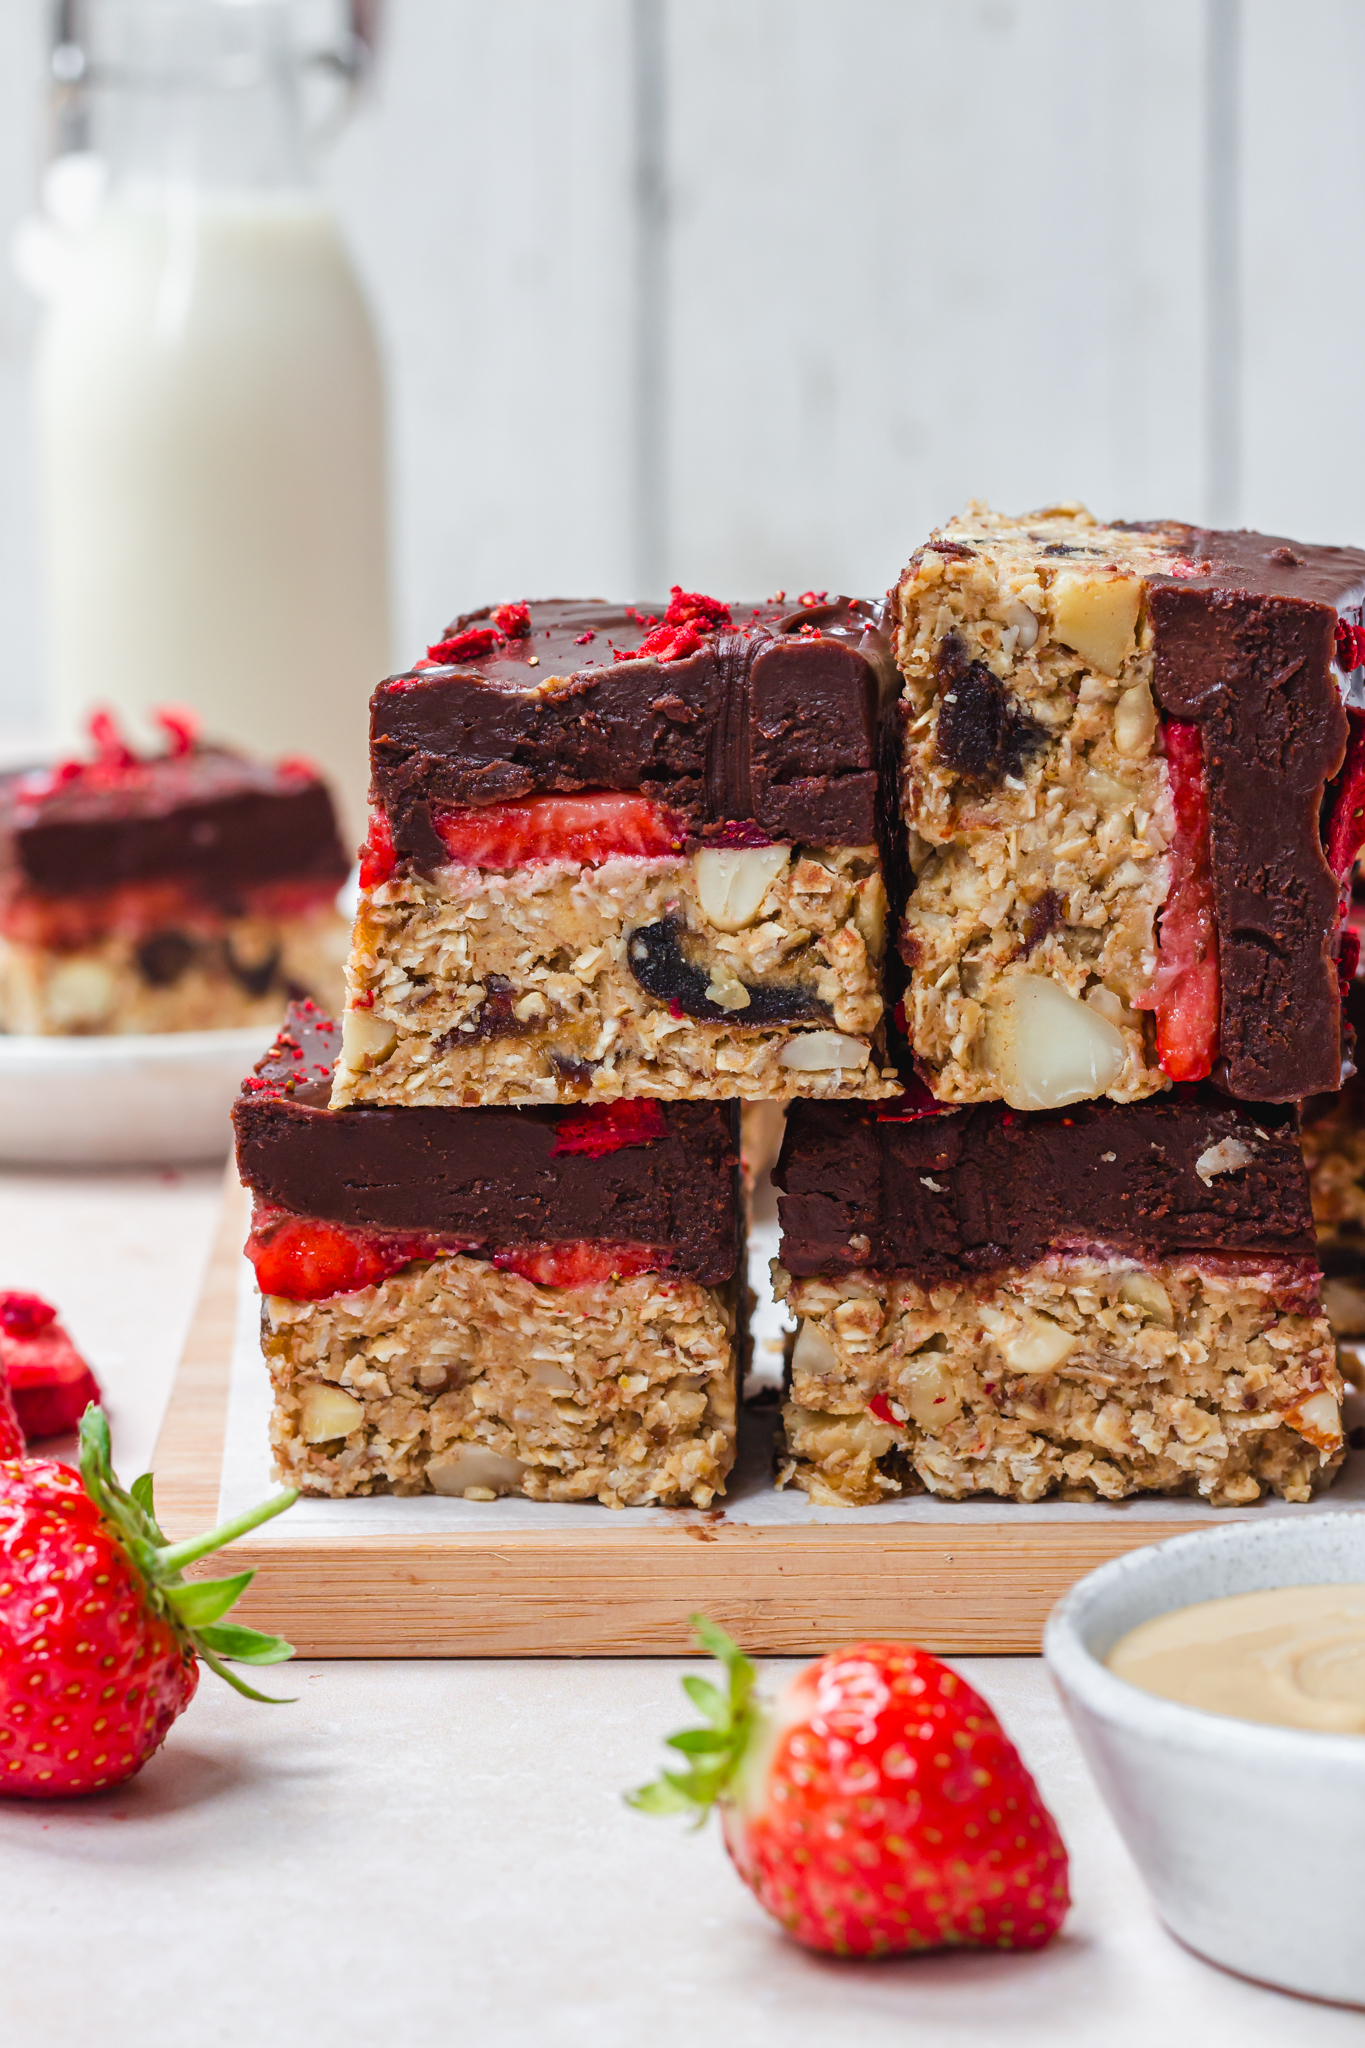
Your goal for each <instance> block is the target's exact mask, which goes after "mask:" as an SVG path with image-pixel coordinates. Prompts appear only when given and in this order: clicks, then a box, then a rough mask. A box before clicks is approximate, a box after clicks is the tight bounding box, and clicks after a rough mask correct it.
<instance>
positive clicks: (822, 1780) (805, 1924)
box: [631, 1615, 1069, 1956]
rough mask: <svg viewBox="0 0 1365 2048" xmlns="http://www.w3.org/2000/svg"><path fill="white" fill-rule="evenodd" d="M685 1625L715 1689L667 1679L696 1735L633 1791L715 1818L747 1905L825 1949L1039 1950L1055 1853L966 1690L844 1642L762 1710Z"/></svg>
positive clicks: (931, 1670) (886, 1653)
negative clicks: (692, 1709)
mask: <svg viewBox="0 0 1365 2048" xmlns="http://www.w3.org/2000/svg"><path fill="white" fill-rule="evenodd" d="M692 1625H693V1627H694V1628H695V1630H696V1632H697V1635H698V1637H699V1638H700V1640H701V1643H702V1645H703V1647H704V1648H706V1649H708V1650H709V1651H710V1652H711V1654H712V1655H713V1656H715V1657H717V1658H718V1659H719V1660H720V1662H721V1664H722V1665H723V1667H724V1671H725V1684H724V1686H723V1688H722V1687H721V1686H716V1685H711V1684H709V1683H708V1682H707V1681H706V1680H704V1679H698V1678H686V1679H684V1680H683V1684H684V1685H685V1687H686V1689H687V1693H688V1697H689V1698H690V1699H691V1700H692V1702H693V1704H694V1705H695V1706H696V1707H698V1708H699V1709H700V1710H701V1713H702V1714H703V1716H704V1717H705V1720H706V1722H707V1724H708V1725H707V1726H706V1727H705V1728H690V1729H687V1730H685V1731H684V1732H683V1733H682V1734H680V1735H674V1736H670V1738H669V1741H670V1743H671V1745H672V1746H673V1748H674V1749H676V1750H678V1751H679V1752H680V1753H681V1754H680V1759H679V1761H678V1763H677V1764H675V1767H674V1768H673V1769H672V1770H668V1771H665V1772H664V1773H663V1776H662V1777H661V1778H660V1779H658V1780H657V1781H656V1782H655V1783H654V1784H652V1785H646V1786H644V1787H642V1789H641V1790H640V1791H639V1792H637V1793H635V1794H634V1795H633V1797H632V1802H631V1803H632V1804H633V1805H635V1806H637V1807H639V1808H640V1809H641V1810H643V1811H644V1812H646V1813H690V1814H692V1815H694V1816H695V1817H697V1818H704V1817H705V1815H706V1813H707V1812H708V1811H709V1809H710V1807H711V1806H712V1805H713V1804H714V1805H717V1806H718V1807H719V1809H720V1816H721V1826H722V1829H723V1832H724V1836H725V1846H726V1848H727V1849H728V1850H729V1852H730V1857H731V1860H732V1862H733V1863H734V1865H735V1868H736V1869H737V1870H738V1872H739V1874H740V1876H741V1877H742V1878H743V1879H744V1882H745V1883H746V1884H747V1885H748V1886H749V1888H750V1890H751V1891H752V1892H753V1893H754V1895H755V1897H756V1898H757V1899H758V1902H759V1904H760V1905H761V1906H763V1907H764V1909H765V1910H766V1911H767V1912H769V1913H771V1914H772V1916H773V1918H774V1919H775V1920H777V1921H778V1922H780V1924H781V1925H782V1926H783V1927H784V1928H785V1929H786V1931H787V1933H788V1934H790V1935H791V1936H792V1937H793V1938H794V1939H795V1940H797V1941H799V1942H802V1943H803V1944H804V1945H805V1946H806V1947H807V1948H813V1949H820V1950H823V1951H825V1952H826V1953H828V1954H832V1955H841V1956H879V1955H897V1954H906V1953H910V1952H913V1951H915V1950H923V1949H931V1948H946V1947H958V1946H966V1947H973V1948H1041V1947H1043V1945H1044V1944H1045V1943H1046V1942H1049V1941H1051V1939H1052V1937H1053V1936H1054V1935H1055V1934H1056V1933H1057V1931H1058V1929H1059V1928H1060V1926H1061V1924H1062V1921H1063V1920H1064V1919H1065V1917H1066V1910H1067V1906H1068V1904H1069V1897H1068V1888H1067V1857H1066V1849H1065V1847H1064V1845H1063V1843H1062V1839H1061V1836H1060V1835H1059V1834H1058V1832H1057V1826H1056V1823H1055V1822H1054V1820H1053V1818H1052V1815H1051V1814H1050V1813H1049V1812H1048V1810H1047V1808H1046V1807H1045V1806H1044V1804H1043V1802H1042V1800H1041V1799H1040V1797H1039V1796H1038V1788H1037V1786H1036V1785H1035V1784H1034V1782H1033V1780H1032V1778H1031V1777H1030V1776H1029V1774H1028V1772H1027V1770H1026V1769H1025V1768H1024V1765H1023V1763H1022V1761H1021V1760H1020V1757H1019V1754H1018V1751H1017V1750H1016V1749H1015V1747H1014V1745H1013V1743H1012V1742H1011V1741H1010V1740H1009V1737H1008V1736H1007V1735H1006V1734H1005V1731H1004V1729H1003V1728H1002V1727H1001V1726H1000V1723H999V1722H998V1721H997V1720H996V1718H995V1715H994V1714H993V1713H992V1712H991V1710H990V1708H989V1706H988V1705H987V1704H986V1702H985V1700H983V1699H982V1698H981V1696H980V1694H979V1693H976V1692H974V1691H973V1690H972V1688H971V1686H969V1685H968V1684H967V1683H966V1682H965V1680H963V1679H962V1678H959V1676H958V1675H957V1673H956V1672H955V1671H953V1670H950V1669H949V1667H948V1666H947V1665H946V1664H941V1663H940V1662H939V1660H938V1658H937V1657H931V1656H929V1655H927V1653H926V1652H925V1651H923V1650H920V1649H917V1648H916V1647H915V1645H914V1644H913V1643H854V1644H852V1645H851V1646H850V1647H849V1648H848V1649H845V1650H836V1651H835V1652H834V1653H833V1654H832V1655H831V1656H828V1657H822V1658H821V1659H820V1660H819V1662H818V1663H816V1664H810V1665H807V1667H806V1669H805V1670H804V1671H802V1672H800V1673H799V1674H798V1675H797V1677H796V1678H795V1679H793V1680H792V1681H791V1683H790V1684H789V1685H788V1686H787V1688H786V1691H785V1692H784V1694H783V1696H782V1698H781V1699H780V1700H779V1701H777V1702H775V1703H773V1704H771V1705H770V1704H769V1703H768V1702H766V1701H763V1700H761V1699H760V1698H759V1697H758V1696H757V1694H756V1692H755V1679H756V1673H755V1671H754V1668H753V1666H752V1665H751V1664H750V1663H749V1661H748V1659H747V1658H746V1657H745V1656H744V1655H743V1654H742V1653H741V1651H740V1650H739V1649H738V1648H737V1647H736V1645H735V1644H734V1643H733V1642H731V1640H730V1638H729V1636H727V1635H726V1634H725V1632H724V1630H723V1629H719V1628H717V1627H716V1626H715V1624H714V1623H713V1622H708V1621H707V1620H706V1619H705V1618H704V1617H703V1616H700V1615H694V1616H693V1617H692Z"/></svg>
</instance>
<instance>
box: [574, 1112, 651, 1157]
mask: <svg viewBox="0 0 1365 2048" xmlns="http://www.w3.org/2000/svg"><path fill="white" fill-rule="evenodd" d="M667 1136H668V1123H667V1119H666V1118H665V1116H664V1113H663V1111H662V1109H660V1107H659V1105H658V1103H657V1102H649V1101H643V1102H641V1101H632V1102H592V1103H589V1105H588V1107H587V1108H586V1109H580V1110H576V1111H575V1112H574V1114H573V1115H572V1116H565V1117H561V1118H560V1120H559V1128H558V1130H557V1131H556V1132H555V1141H554V1144H553V1145H552V1146H551V1147H550V1157H551V1159H558V1158H560V1157H561V1156H562V1155H564V1154H565V1153H572V1152H581V1153H584V1154H586V1156H587V1157H588V1158H589V1159H605V1158H606V1157H607V1155H608V1153H610V1152H623V1151H625V1149H626V1147H627V1146H629V1145H654V1144H657V1143H658V1141H659V1139H660V1138H666V1137H667Z"/></svg>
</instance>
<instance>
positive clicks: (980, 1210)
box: [773, 1089, 1315, 1286]
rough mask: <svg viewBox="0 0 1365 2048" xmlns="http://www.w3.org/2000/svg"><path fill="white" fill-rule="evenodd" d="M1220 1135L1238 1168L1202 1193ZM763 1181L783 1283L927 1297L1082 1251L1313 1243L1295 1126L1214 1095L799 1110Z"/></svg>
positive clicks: (1163, 1253) (1154, 1252) (1279, 1247)
mask: <svg viewBox="0 0 1365 2048" xmlns="http://www.w3.org/2000/svg"><path fill="white" fill-rule="evenodd" d="M1229 1139H1234V1140H1237V1141H1239V1142H1240V1143H1241V1144H1242V1145H1244V1146H1245V1147H1246V1148H1247V1150H1248V1152H1249V1154H1250V1161H1249V1163H1248V1164H1247V1165H1245V1166H1244V1167H1242V1168H1241V1169H1240V1170H1237V1171H1232V1172H1221V1173H1212V1174H1211V1175H1210V1178H1209V1180H1208V1181H1207V1182H1206V1181H1205V1180H1204V1179H1202V1178H1201V1177H1200V1174H1199V1173H1198V1171H1197V1163H1198V1162H1199V1161H1200V1160H1201V1159H1204V1155H1205V1154H1206V1153H1208V1152H1209V1151H1210V1150H1211V1149H1212V1148H1214V1147H1216V1146H1218V1145H1220V1144H1222V1143H1224V1142H1225V1141H1226V1140H1229ZM1209 1165H1210V1162H1208V1161H1207V1160H1206V1161H1205V1171H1206V1172H1208V1171H1209ZM773 1177H774V1179H775V1180H776V1182H777V1185H778V1187H779V1189H781V1190H782V1193H781V1197H780V1200H779V1203H778V1212H779V1216H780V1219H781V1225H782V1243H781V1251H780V1254H779V1256H780V1258H781V1261H782V1264H783V1265H784V1266H785V1267H786V1268H787V1270H788V1272H791V1273H797V1274H811V1273H839V1272H847V1271H851V1270H854V1269H856V1268H859V1267H866V1268H870V1269H873V1270H877V1271H882V1272H897V1273H905V1274H908V1275H910V1276H911V1277H912V1278H914V1279H915V1280H917V1281H919V1282H920V1283H921V1284H923V1285H926V1286H927V1285H933V1284H934V1283H935V1282H937V1281H940V1280H951V1279H953V1278H958V1277H961V1276H963V1275H965V1274H968V1273H973V1272H990V1271H992V1270H1000V1269H1003V1268H1005V1267H1010V1266H1025V1265H1029V1264H1032V1263H1033V1262H1034V1261H1036V1260H1038V1259H1040V1258H1042V1257H1044V1256H1045V1255H1046V1254H1047V1253H1048V1252H1049V1251H1060V1250H1065V1249H1069V1248H1070V1249H1085V1248H1087V1247H1089V1246H1094V1245H1100V1246H1114V1247H1116V1248H1117V1249H1119V1250H1120V1251H1122V1252H1124V1253H1130V1254H1132V1255H1133V1256H1136V1257H1142V1256H1146V1257H1151V1258H1165V1257H1169V1256H1171V1255H1172V1254H1175V1253H1179V1252H1196V1251H1198V1252H1211V1253H1218V1252H1253V1253H1262V1254H1274V1255H1277V1256H1291V1257H1305V1256H1307V1257H1311V1256H1312V1254H1313V1251H1314V1245H1315V1239H1314V1233H1313V1221H1312V1215H1311V1212H1310V1209H1309V1201H1308V1181H1307V1175H1306V1173H1305V1169H1304V1164H1303V1157H1302V1154H1301V1152H1300V1149H1299V1140H1298V1127H1297V1120H1296V1117H1295V1113H1294V1112H1293V1110H1287V1109H1283V1108H1280V1107H1275V1106H1266V1105H1264V1104H1245V1105H1244V1104H1242V1103H1236V1102H1230V1101H1229V1100H1228V1099H1227V1098H1226V1097H1225V1096H1220V1095H1218V1094H1217V1093H1215V1092H1214V1091H1213V1090H1211V1089H1198V1090H1196V1089H1188V1090H1185V1089H1182V1090H1180V1091H1173V1092H1172V1093H1171V1094H1169V1095H1162V1096H1156V1097H1154V1098H1153V1099H1151V1100H1150V1101H1147V1102H1140V1103H1126V1104H1120V1103H1114V1102H1108V1101H1099V1102H1088V1103H1077V1104H1076V1105H1074V1107H1072V1108H1071V1109H1069V1110H1066V1111H1065V1112H1060V1111H1059V1112H1052V1113H1049V1114H1046V1115H1035V1116H1021V1115H1020V1114H1019V1113H1018V1112H1017V1111H1015V1110H1010V1109H1006V1108H1004V1106H1003V1105H1002V1104H999V1103H986V1104H982V1105H981V1106H979V1107H977V1108H975V1109H966V1110H952V1111H948V1112H945V1113H943V1114H940V1115H929V1116H922V1117H917V1118H915V1119H914V1120H913V1121H908V1122H905V1121H896V1120H892V1119H890V1118H888V1117H887V1116H886V1115H885V1114H884V1113H879V1111H878V1108H877V1106H876V1105H875V1104H861V1103H835V1102H830V1103H821V1102H797V1103H793V1104H792V1107H791V1109H790V1110H789V1111H788V1115H787V1131H786V1137H785V1140H784V1142H783V1146H782V1155H781V1158H780V1159H779V1161H778V1164H777V1168H776V1171H775V1173H774V1176H773Z"/></svg>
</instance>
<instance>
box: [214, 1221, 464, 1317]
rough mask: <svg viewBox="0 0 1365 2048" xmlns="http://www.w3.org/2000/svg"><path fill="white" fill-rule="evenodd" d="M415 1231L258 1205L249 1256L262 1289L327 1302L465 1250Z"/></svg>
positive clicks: (285, 1296)
mask: <svg viewBox="0 0 1365 2048" xmlns="http://www.w3.org/2000/svg"><path fill="white" fill-rule="evenodd" d="M464 1249H466V1247H464V1246H463V1245H452V1244H443V1243H442V1242H440V1241H439V1240H438V1239H436V1238H433V1237H430V1236H426V1235H423V1234H421V1233H414V1232H411V1231H409V1232H402V1231H390V1230H354V1229H351V1228H349V1227H348V1226H347V1225H346V1224H344V1223H324V1222H322V1221H321V1220H320V1219H319V1218H317V1217H315V1216H291V1215H288V1214H287V1213H286V1212H284V1211H282V1210H278V1209H276V1210H271V1209H266V1208H263V1207H261V1206H259V1205H258V1206H257V1209H256V1213H255V1215H254V1216H253V1218H252V1224H251V1235H250V1236H249V1237H248V1239H247V1241H246V1255H247V1257H248V1258H249V1259H250V1261H251V1263H252V1265H253V1266H254V1267H255V1269H256V1280H257V1283H258V1285H259V1287H260V1290H261V1292H262V1294H278V1295H280V1296H281V1297H282V1298H283V1299H284V1300H285V1301H325V1300H326V1299H327V1298H328V1296H329V1295H333V1294H355V1293H357V1292H358V1291H359V1289H360V1288H362V1287H375V1286H377V1285H378V1284H379V1282H380V1281H381V1280H387V1279H388V1278H389V1277H390V1276H391V1275H392V1274H394V1273H399V1272H401V1271H402V1269H403V1267H404V1266H410V1265H411V1264H412V1262H413V1260H414V1259H431V1258H435V1257H437V1256H438V1254H439V1253H441V1252H442V1251H444V1252H452V1251H463V1250H464Z"/></svg>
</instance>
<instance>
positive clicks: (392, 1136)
mask: <svg viewBox="0 0 1365 2048" xmlns="http://www.w3.org/2000/svg"><path fill="white" fill-rule="evenodd" d="M340 1043H341V1034H340V1032H339V1030H338V1029H337V1027H336V1025H335V1024H333V1023H332V1020H331V1019H330V1018H328V1017H325V1016H324V1015H323V1014H322V1012H321V1011H319V1010H318V1009H317V1008H316V1007H315V1006H314V1005H311V1004H299V1005H296V1006H294V1007H293V1008H291V1010H290V1012H289V1017H288V1021H287V1023H286V1025H285V1028H284V1030H283V1032H281V1034H280V1037H279V1038H278V1039H277V1041H276V1043H275V1045H274V1046H273V1047H272V1049H271V1051H270V1053H268V1054H267V1056H266V1058H265V1059H263V1060H262V1061H261V1062H260V1064H259V1066H258V1067H257V1069H256V1073H255V1076H254V1077H252V1078H251V1079H250V1080H248V1081H247V1082H246V1083H245V1084H244V1085H243V1088H242V1092H241V1094H240V1095H239V1096H238V1098H237V1102H236V1105H235V1107H234V1109H233V1113H232V1120H233V1124H234V1126H235V1128H236V1132H237V1166H238V1170H239V1172H240V1173H241V1176H242V1179H243V1180H244V1181H245V1182H246V1184H247V1186H248V1187H249V1188H250V1189H251V1190H252V1192H253V1193H254V1194H255V1195H256V1196H257V1198H258V1199H259V1200H260V1201H262V1202H266V1203H270V1204H273V1205H275V1206H277V1207H279V1208H282V1209H287V1210H290V1211H292V1212H293V1213H294V1214H295V1215H300V1216H313V1217H318V1218H320V1219H322V1220H323V1221H325V1222H330V1223H343V1224H348V1225H351V1226H353V1227H354V1226H360V1227H364V1226H369V1227H370V1228H373V1229H382V1230H412V1231H428V1232H432V1233H434V1234H439V1235H441V1236H443V1237H449V1238H452V1239H454V1240H456V1241H458V1242H460V1243H464V1244H469V1245H476V1246H479V1247H483V1248H486V1249H487V1250H488V1251H490V1252H492V1251H511V1250H515V1249H517V1248H518V1247H520V1246H525V1245H536V1244H549V1243H560V1242H564V1241H566V1240H571V1239H577V1238H588V1239H596V1240H598V1241H601V1242H607V1243H630V1244H643V1245H656V1246H658V1247H659V1249H660V1251H661V1253H666V1254H667V1258H666V1259H664V1260H661V1264H663V1263H666V1265H667V1267H668V1270H669V1271H670V1272H674V1273H678V1274H680V1275H683V1276H684V1277H686V1278H688V1279H693V1280H698V1281H700V1282H701V1283H702V1284H703V1285H704V1286H707V1287H719V1286H722V1285H723V1284H724V1283H725V1282H726V1281H728V1280H729V1279H731V1278H732V1276H733V1274H734V1272H735V1264H736V1245H737V1227H738V1226H737V1214H736V1197H735V1187H736V1179H735V1176H736V1169H737V1165H738V1157H739V1152H738V1133H737V1129H736V1122H737V1118H736V1108H735V1105H733V1104H730V1103H719V1102H669V1103H663V1104H660V1108H661V1110H662V1112H663V1117H664V1121H665V1123H666V1126H667V1135H666V1136H665V1137H663V1138H660V1139H657V1140H655V1141H654V1142H652V1143H649V1144H643V1145H640V1144H630V1145H626V1146H624V1147H623V1148H622V1149H621V1150H619V1151H614V1152H609V1153H607V1154H606V1155H605V1156H603V1157H597V1158H594V1157H592V1156H590V1155H589V1154H587V1153H574V1152H568V1153H561V1154H560V1155H559V1156H558V1157H554V1156H552V1155H553V1152H554V1145H555V1137H556V1132H557V1130H558V1127H559V1125H560V1123H561V1122H562V1121H563V1120H564V1119H565V1118H572V1117H575V1116H577V1117H581V1116H582V1111H581V1110H580V1109H573V1108H569V1109H542V1108H534V1109H425V1108H411V1109H372V1108H368V1107H366V1108H355V1109H341V1110H333V1109H329V1108H328V1107H327V1101H328V1097H329V1093H330V1087H331V1072H332V1065H333V1062H334V1060H335V1057H336V1053H337V1050H338V1048H339V1046H340Z"/></svg>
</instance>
